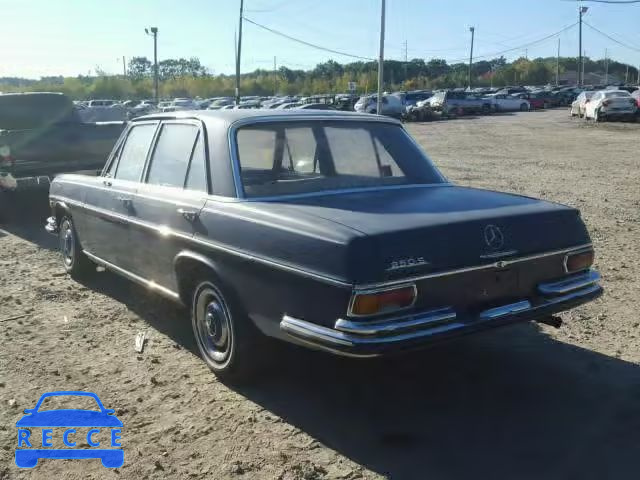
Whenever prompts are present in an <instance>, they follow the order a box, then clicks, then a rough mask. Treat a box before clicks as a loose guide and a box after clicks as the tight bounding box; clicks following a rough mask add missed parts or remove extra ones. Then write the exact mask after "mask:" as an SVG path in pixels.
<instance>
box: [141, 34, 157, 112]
mask: <svg viewBox="0 0 640 480" xmlns="http://www.w3.org/2000/svg"><path fill="white" fill-rule="evenodd" d="M144 32H145V33H146V34H147V35H152V36H153V98H154V100H155V101H156V105H157V104H158V27H150V28H145V29H144ZM149 32H151V33H149Z"/></svg>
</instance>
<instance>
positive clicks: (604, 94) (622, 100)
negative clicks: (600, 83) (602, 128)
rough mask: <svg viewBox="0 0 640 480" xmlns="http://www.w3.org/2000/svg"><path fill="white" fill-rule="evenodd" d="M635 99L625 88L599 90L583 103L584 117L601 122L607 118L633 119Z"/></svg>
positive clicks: (635, 107)
mask: <svg viewBox="0 0 640 480" xmlns="http://www.w3.org/2000/svg"><path fill="white" fill-rule="evenodd" d="M636 109H637V106H636V101H635V99H634V98H632V97H631V94H630V93H629V92H627V91H626V90H600V91H599V92H596V93H595V94H594V95H593V97H591V100H590V101H589V102H588V103H587V104H586V105H585V109H584V118H585V119H587V120H588V119H590V118H592V119H593V120H594V121H595V122H601V121H603V120H607V119H609V118H627V119H630V120H634V119H635V115H636Z"/></svg>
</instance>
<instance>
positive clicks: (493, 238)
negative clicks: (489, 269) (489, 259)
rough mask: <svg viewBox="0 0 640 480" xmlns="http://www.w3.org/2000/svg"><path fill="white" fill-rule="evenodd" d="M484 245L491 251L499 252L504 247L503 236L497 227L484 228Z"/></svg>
mask: <svg viewBox="0 0 640 480" xmlns="http://www.w3.org/2000/svg"><path fill="white" fill-rule="evenodd" d="M484 243H486V244H487V247H489V248H491V249H493V250H499V249H501V248H502V247H503V246H504V235H503V234H502V230H500V227H498V226H497V225H487V226H486V227H484Z"/></svg>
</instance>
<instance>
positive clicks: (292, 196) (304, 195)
mask: <svg viewBox="0 0 640 480" xmlns="http://www.w3.org/2000/svg"><path fill="white" fill-rule="evenodd" d="M454 186H455V185H454V184H452V183H411V184H408V185H385V186H382V187H362V188H342V189H336V190H323V191H321V192H307V193H292V194H289V195H280V196H268V197H251V198H244V199H243V200H244V201H245V202H269V201H278V200H295V199H297V198H309V197H323V196H326V195H344V194H349V193H366V192H378V191H384V190H404V189H409V188H433V187H454Z"/></svg>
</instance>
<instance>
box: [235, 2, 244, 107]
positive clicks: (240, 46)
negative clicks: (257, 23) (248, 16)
mask: <svg viewBox="0 0 640 480" xmlns="http://www.w3.org/2000/svg"><path fill="white" fill-rule="evenodd" d="M243 9H244V0H240V18H239V19H238V50H237V52H238V53H237V55H236V105H240V55H241V53H242V15H243Z"/></svg>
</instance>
